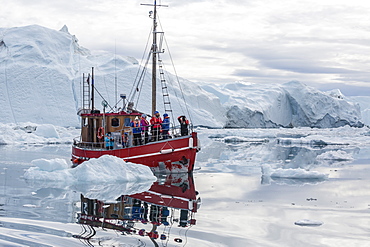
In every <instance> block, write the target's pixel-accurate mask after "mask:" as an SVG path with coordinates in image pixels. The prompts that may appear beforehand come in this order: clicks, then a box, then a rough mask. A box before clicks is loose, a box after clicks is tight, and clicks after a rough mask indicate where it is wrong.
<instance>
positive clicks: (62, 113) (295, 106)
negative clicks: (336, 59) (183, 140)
mask: <svg viewBox="0 0 370 247" xmlns="http://www.w3.org/2000/svg"><path fill="white" fill-rule="evenodd" d="M0 34H1V35H0V37H1V38H0V105H1V106H2V111H1V112H0V118H1V119H2V120H1V121H2V123H15V124H22V123H25V122H32V123H35V124H41V125H42V124H52V125H54V126H64V127H68V126H73V127H78V126H79V125H80V123H79V118H78V116H77V114H76V113H77V111H78V110H79V109H80V108H81V102H82V100H81V95H82V93H81V88H82V85H81V84H82V83H81V82H82V74H83V73H89V72H90V71H91V67H94V68H95V87H96V89H97V90H98V91H99V92H100V93H101V95H102V96H103V97H104V99H105V100H107V101H108V103H109V104H110V105H111V106H113V105H114V104H115V103H116V102H114V99H115V98H116V96H115V95H114V91H115V90H113V89H114V88H115V81H116V79H115V78H117V81H118V84H117V92H118V94H121V93H126V94H129V91H130V89H131V88H132V84H133V81H134V76H135V75H136V73H137V70H138V68H139V63H138V61H136V59H134V58H132V57H128V56H126V57H124V56H118V55H117V56H116V55H114V54H110V53H102V52H98V51H90V50H88V49H86V48H84V47H82V46H81V45H80V44H79V43H78V39H77V38H76V37H75V36H74V35H72V34H70V33H69V32H68V28H67V27H63V28H62V29H61V30H60V31H57V30H51V29H48V28H45V27H41V26H37V25H31V26H25V27H17V28H0ZM150 78H151V77H150V75H148V76H146V77H145V83H146V84H147V85H149V84H150V83H149V81H150ZM168 79H169V81H172V82H171V83H169V85H168V86H169V92H170V94H171V102H172V104H171V105H172V107H173V112H175V113H176V114H178V115H182V114H185V115H187V110H186V108H188V109H189V110H190V116H189V118H190V119H191V120H192V122H193V124H194V125H197V126H209V127H223V126H227V127H254V128H255V127H280V126H283V127H299V126H307V127H320V128H321V127H324V128H329V127H340V126H344V125H347V124H348V125H351V126H362V125H363V124H364V123H365V124H370V122H369V121H370V119H369V117H368V115H369V114H368V109H370V107H369V103H368V102H370V101H369V100H367V98H366V99H365V98H356V97H350V98H347V97H345V96H344V95H342V93H341V92H340V91H339V90H333V91H330V92H321V91H319V90H316V89H314V88H312V87H308V86H306V85H304V84H302V83H300V82H297V81H291V82H287V83H285V84H273V85H264V84H252V83H247V82H230V83H226V84H222V85H216V84H213V83H206V82H197V83H195V82H192V81H188V80H186V79H183V78H179V80H180V82H181V85H182V86H181V87H179V85H177V84H175V83H174V81H176V80H175V77H174V76H171V75H169V78H168ZM108 89H112V90H110V91H109V90H108ZM182 92H183V93H184V97H185V99H186V102H187V104H185V103H184V102H182V101H181V100H179V99H181V98H182V97H181V93H182ZM157 93H158V97H157V98H158V99H162V95H160V94H161V92H160V90H159V91H158V92H157ZM140 95H141V101H139V103H138V105H137V106H136V107H137V109H138V110H140V111H144V112H148V111H149V109H148V107H147V106H148V105H149V104H150V99H151V96H150V95H151V92H150V89H149V87H143V88H142V89H140ZM175 96H176V97H175ZM357 99H358V100H357ZM102 100H103V99H101V98H100V97H96V99H95V101H96V102H97V103H96V107H99V106H100V102H101V101H102ZM356 102H359V103H356ZM157 105H158V110H159V111H160V112H163V110H164V108H163V106H162V105H163V104H162V103H161V102H158V104H157ZM185 106H186V107H185ZM101 110H102V109H101ZM361 114H363V115H364V118H361ZM44 127H46V126H44ZM38 131H41V129H39V130H38ZM47 131H48V134H51V132H50V131H51V130H50V129H49V130H47ZM40 134H41V133H40ZM54 134H55V133H54ZM55 136H56V135H55ZM49 137H50V136H49Z"/></svg>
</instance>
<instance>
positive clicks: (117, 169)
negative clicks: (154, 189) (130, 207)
mask: <svg viewBox="0 0 370 247" xmlns="http://www.w3.org/2000/svg"><path fill="white" fill-rule="evenodd" d="M31 163H32V165H33V166H32V167H30V168H29V169H27V171H26V172H25V174H24V178H25V179H27V180H41V181H63V182H65V183H66V184H72V183H81V182H82V183H87V182H89V183H91V182H93V183H95V184H97V183H98V184H99V183H116V182H128V181H146V180H149V181H152V182H153V181H155V180H156V177H155V176H154V175H153V173H152V171H151V170H150V168H149V167H147V166H144V165H140V164H134V163H130V162H125V161H123V160H122V159H120V158H118V157H115V156H111V155H103V156H101V157H99V158H97V159H95V158H92V159H90V160H88V161H85V162H84V163H83V165H80V166H77V167H75V168H71V165H70V164H69V163H67V161H66V160H64V159H58V158H56V159H52V160H46V159H37V160H33V161H32V162H31Z"/></svg>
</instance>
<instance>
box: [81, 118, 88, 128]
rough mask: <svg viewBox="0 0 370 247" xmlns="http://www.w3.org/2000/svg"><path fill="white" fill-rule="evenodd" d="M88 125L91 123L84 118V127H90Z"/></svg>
mask: <svg viewBox="0 0 370 247" xmlns="http://www.w3.org/2000/svg"><path fill="white" fill-rule="evenodd" d="M88 123H89V122H88V121H87V118H83V119H82V126H83V127H87V125H89V124H88Z"/></svg>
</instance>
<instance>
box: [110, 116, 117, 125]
mask: <svg viewBox="0 0 370 247" xmlns="http://www.w3.org/2000/svg"><path fill="white" fill-rule="evenodd" d="M111 126H112V127H119V119H118V118H116V117H115V118H113V119H112V122H111Z"/></svg>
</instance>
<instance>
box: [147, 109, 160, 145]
mask: <svg viewBox="0 0 370 247" xmlns="http://www.w3.org/2000/svg"><path fill="white" fill-rule="evenodd" d="M161 124H162V119H161V114H159V112H158V111H155V112H154V116H153V117H152V118H151V119H150V125H151V126H152V140H153V141H158V140H159V134H160V132H161Z"/></svg>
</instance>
